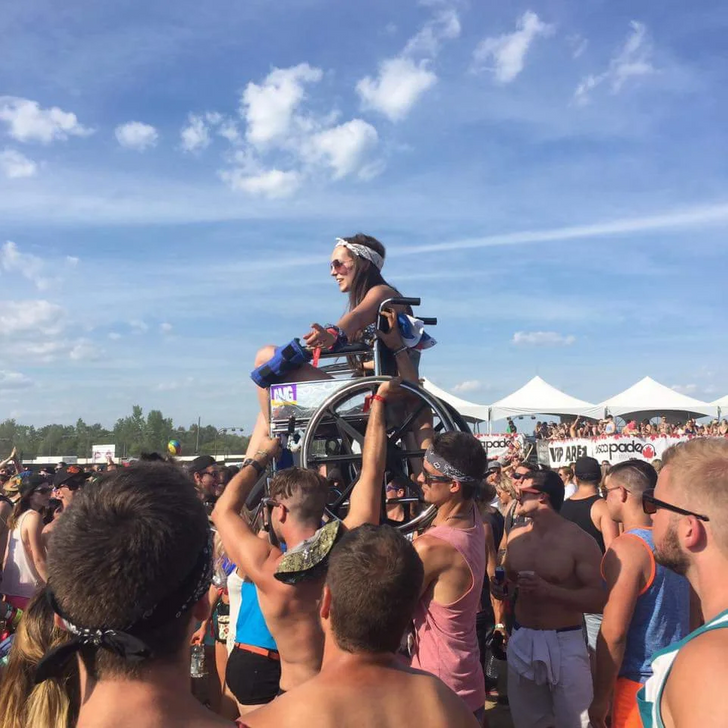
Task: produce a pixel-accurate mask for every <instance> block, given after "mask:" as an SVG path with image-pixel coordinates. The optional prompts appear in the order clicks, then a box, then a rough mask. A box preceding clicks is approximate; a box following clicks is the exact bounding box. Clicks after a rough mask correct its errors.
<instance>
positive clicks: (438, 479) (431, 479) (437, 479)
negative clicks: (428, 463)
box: [422, 470, 452, 485]
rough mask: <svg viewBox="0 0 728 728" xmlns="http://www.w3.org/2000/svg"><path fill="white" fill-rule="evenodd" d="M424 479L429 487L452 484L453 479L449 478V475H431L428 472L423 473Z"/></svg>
mask: <svg viewBox="0 0 728 728" xmlns="http://www.w3.org/2000/svg"><path fill="white" fill-rule="evenodd" d="M422 477H423V479H424V481H425V483H426V484H427V485H432V484H433V483H451V482H452V478H448V477H447V475H430V473H428V472H427V471H426V470H423V471H422Z"/></svg>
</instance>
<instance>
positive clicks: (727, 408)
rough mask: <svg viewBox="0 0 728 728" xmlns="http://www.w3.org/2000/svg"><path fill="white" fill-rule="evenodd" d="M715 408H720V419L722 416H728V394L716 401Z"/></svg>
mask: <svg viewBox="0 0 728 728" xmlns="http://www.w3.org/2000/svg"><path fill="white" fill-rule="evenodd" d="M713 407H717V408H718V416H719V417H720V416H721V415H722V414H728V394H726V396H725V397H721V398H720V399H716V400H715V402H713Z"/></svg>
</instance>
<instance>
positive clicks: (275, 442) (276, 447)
mask: <svg viewBox="0 0 728 728" xmlns="http://www.w3.org/2000/svg"><path fill="white" fill-rule="evenodd" d="M260 451H261V452H264V453H265V454H266V455H267V456H268V457H269V458H270V459H271V460H275V459H276V458H277V457H278V456H279V455H280V454H281V441H280V438H278V437H267V438H266V439H265V440H264V441H263V442H262V444H261V447H260Z"/></svg>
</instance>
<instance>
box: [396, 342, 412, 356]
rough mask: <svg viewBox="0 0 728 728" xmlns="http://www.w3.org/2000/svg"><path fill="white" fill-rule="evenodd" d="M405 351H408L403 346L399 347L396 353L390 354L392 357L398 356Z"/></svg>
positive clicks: (407, 347) (406, 347)
mask: <svg viewBox="0 0 728 728" xmlns="http://www.w3.org/2000/svg"><path fill="white" fill-rule="evenodd" d="M407 349H409V346H407V345H406V344H405V346H400V347H399V349H397V351H394V352H392V353H393V354H394V356H399V355H400V354H401V353H402V352H403V351H407Z"/></svg>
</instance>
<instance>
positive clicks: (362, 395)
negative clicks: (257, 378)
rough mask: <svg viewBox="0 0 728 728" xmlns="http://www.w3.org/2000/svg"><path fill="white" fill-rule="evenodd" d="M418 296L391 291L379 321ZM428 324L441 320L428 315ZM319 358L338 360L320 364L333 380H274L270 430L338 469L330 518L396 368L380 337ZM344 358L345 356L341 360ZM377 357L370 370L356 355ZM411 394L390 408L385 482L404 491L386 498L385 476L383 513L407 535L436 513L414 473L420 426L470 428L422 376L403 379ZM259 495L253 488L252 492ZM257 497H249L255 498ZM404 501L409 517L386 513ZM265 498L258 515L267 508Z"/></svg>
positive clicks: (316, 464) (299, 459)
mask: <svg viewBox="0 0 728 728" xmlns="http://www.w3.org/2000/svg"><path fill="white" fill-rule="evenodd" d="M419 305H420V299H419V298H403V297H396V298H389V299H387V300H385V301H384V302H382V304H381V305H380V306H379V311H378V316H377V325H378V327H381V326H383V325H386V324H385V323H384V319H383V318H382V311H383V310H384V309H386V308H388V307H392V306H401V307H407V308H408V309H410V310H411V308H412V307H413V306H419ZM420 318H421V320H422V321H423V322H424V324H425V325H427V326H434V325H435V324H436V323H437V319H434V318H423V317H420ZM320 358H321V359H333V360H335V361H334V362H333V363H331V364H325V365H323V366H321V367H320V369H321V371H322V372H325V373H326V374H328V375H329V376H331V377H332V378H331V379H323V380H318V381H304V382H289V383H282V384H275V385H272V386H271V387H270V390H269V406H270V425H271V437H275V436H280V437H281V439H282V441H283V445H284V447H287V448H288V449H289V450H290V451H291V452H292V453H293V454H294V464H296V465H299V466H300V467H303V468H310V469H315V470H318V471H319V472H321V473H322V474H323V475H325V476H327V477H328V476H329V475H330V474H331V473H332V471H333V470H334V469H335V470H336V471H337V472H338V477H339V482H338V484H337V485H336V486H334V485H332V486H331V489H330V497H329V501H328V505H327V507H326V510H325V518H326V519H333V518H339V519H341V518H344V517H345V516H346V512H347V509H348V506H349V495H350V494H351V492H352V490H353V489H354V487H355V486H356V483H357V481H358V479H359V475H360V471H361V461H362V449H363V444H364V435H365V432H366V427H367V421H368V413H367V400H368V397H369V396H370V395H373V394H374V393H376V391H377V389H378V387H379V385H380V384H381V383H382V382H384V381H386V380H387V379H391V378H392V376H394V375H395V374H396V365H395V363H394V359H393V357H392V355H391V353H390V352H389V351H388V350H387V348H386V347H385V346H384V345H383V344H382V343H381V342H380V341H379V340H378V339H375V341H374V344H373V346H369V345H367V344H364V343H353V344H350V345H348V346H346V347H345V348H343V349H341V350H339V351H337V352H336V353H332V352H322V353H321V357H320ZM344 358H346V360H347V361H343V362H342V361H341V360H342V359H344ZM369 359H371V361H372V363H373V370H372V372H371V374H368V375H362V376H354V375H353V370H352V367H351V363H352V361H357V360H358V362H359V363H360V364H362V362H363V361H364V360H369ZM402 389H403V390H404V391H405V392H406V393H407V396H406V397H405V398H403V402H402V403H401V404H400V403H399V402H398V403H396V405H395V406H392V407H391V408H388V409H387V440H388V442H387V463H386V473H387V475H386V476H385V481H395V482H396V483H397V488H398V490H404V491H405V495H404V496H403V497H400V498H394V499H389V500H387V499H386V491H385V488H386V485H387V482H383V483H382V518H381V523H387V524H389V525H391V526H393V527H395V528H396V529H398V530H399V531H400V532H402V533H403V534H409V533H412V532H414V531H417V530H420V529H423V528H425V527H426V526H427V525H428V524H429V523H430V521H431V520H432V519H433V518H434V516H435V511H436V509H435V506H433V505H427V504H426V503H425V502H424V500H423V498H422V492H421V490H420V487H419V484H418V483H416V482H415V481H414V476H415V475H416V474H417V473H418V472H419V471H420V469H421V463H422V457H423V455H424V452H425V451H424V450H423V449H421V448H420V447H419V446H418V445H417V441H416V438H415V434H414V428H415V427H416V426H417V425H418V424H419V423H421V422H422V421H423V418H424V417H429V419H430V422H431V424H432V427H433V430H434V432H435V433H441V432H450V431H461V432H470V428H469V427H468V425H467V423H466V422H465V420H464V419H463V418H462V417H461V415H460V414H459V413H458V412H457V411H456V410H455V409H454V408H453V407H452V406H450V405H449V404H447V403H446V402H443V401H442V400H440V399H438V398H437V397H435V396H433V395H432V394H430V393H429V392H427V391H426V390H424V389H422V388H421V387H420V386H419V385H418V384H417V383H413V382H407V381H403V382H402ZM256 490H258V498H259V497H260V496H261V495H263V494H264V492H263V491H265V494H267V492H268V488H267V483H264V488H260V484H259V486H258V488H256ZM253 497H255V494H253ZM250 503H251V501H250V499H249V504H250ZM387 505H391V506H396V505H401V506H402V507H403V509H402V510H403V512H404V516H405V517H404V521H394V520H391V519H389V518H388V517H387V510H386V506H387ZM260 509H261V505H258V506H257V509H256V511H255V512H254V519H255V520H256V521H257V519H258V518H259V517H260V516H261V515H262V513H260Z"/></svg>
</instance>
